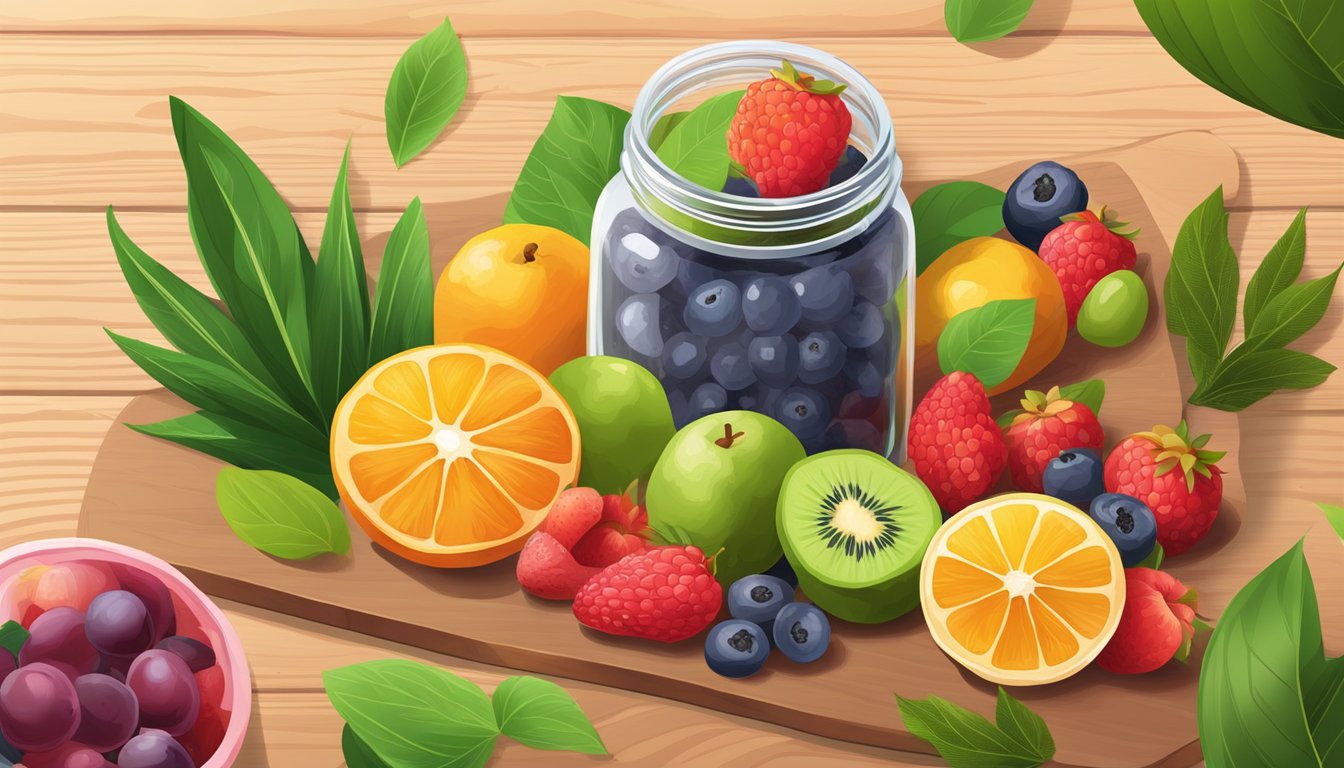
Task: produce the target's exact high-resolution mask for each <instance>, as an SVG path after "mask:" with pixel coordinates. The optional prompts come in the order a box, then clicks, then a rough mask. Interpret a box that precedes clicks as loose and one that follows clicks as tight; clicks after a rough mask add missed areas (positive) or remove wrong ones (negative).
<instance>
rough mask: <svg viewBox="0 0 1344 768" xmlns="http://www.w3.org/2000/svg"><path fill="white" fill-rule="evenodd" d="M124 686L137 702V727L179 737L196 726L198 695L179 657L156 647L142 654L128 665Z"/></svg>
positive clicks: (193, 681)
mask: <svg viewBox="0 0 1344 768" xmlns="http://www.w3.org/2000/svg"><path fill="white" fill-rule="evenodd" d="M126 684H127V685H128V686H130V689H131V691H133V692H134V693H135V698H136V699H137V700H138V701H139V702H140V725H141V726H143V727H145V728H160V729H162V730H164V731H167V732H168V734H169V735H171V736H181V735H182V734H184V733H186V732H187V731H189V730H191V727H192V726H193V725H195V724H196V718H197V716H198V715H199V714H200V711H201V692H200V690H199V689H198V688H197V687H196V678H195V677H193V676H192V674H191V668H190V667H188V666H187V662H185V661H183V660H182V657H181V656H178V655H177V654H175V653H173V652H172V651H164V650H159V649H157V648H155V649H152V650H148V651H145V652H144V653H142V654H140V655H139V656H137V657H136V659H135V663H133V664H131V671H130V674H128V675H126Z"/></svg>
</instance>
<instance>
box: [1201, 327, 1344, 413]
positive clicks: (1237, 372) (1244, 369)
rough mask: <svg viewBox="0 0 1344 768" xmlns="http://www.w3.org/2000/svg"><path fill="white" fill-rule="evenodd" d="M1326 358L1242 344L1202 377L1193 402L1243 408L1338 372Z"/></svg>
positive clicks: (1226, 408) (1219, 406) (1218, 406)
mask: <svg viewBox="0 0 1344 768" xmlns="http://www.w3.org/2000/svg"><path fill="white" fill-rule="evenodd" d="M1334 370H1335V366H1333V365H1331V364H1330V363H1327V362H1326V361H1324V360H1322V359H1320V358H1319V357H1315V356H1313V355H1309V354H1307V353H1305V352H1297V351H1295V350H1291V349H1255V348H1254V347H1253V346H1252V345H1250V344H1247V343H1243V344H1239V345H1238V346H1237V347H1236V348H1235V349H1233V350H1232V352H1231V354H1229V355H1228V356H1227V359H1225V360H1223V361H1222V362H1220V363H1218V364H1217V366H1215V367H1214V369H1213V371H1212V372H1211V373H1210V374H1209V375H1207V376H1206V377H1205V379H1204V380H1202V381H1200V382H1199V384H1198V386H1196V387H1195V391H1194V392H1193V393H1192V394H1191V395H1190V402H1191V403H1193V404H1194V405H1203V406H1207V407H1209V408H1217V409H1219V410H1222V411H1240V410H1241V409H1243V408H1245V407H1246V406H1248V405H1251V404H1252V403H1255V402H1257V401H1259V400H1261V399H1263V398H1265V397H1267V396H1268V395H1270V394H1273V393H1274V392H1275V391H1277V390H1280V389H1309V388H1311V387H1314V386H1316V385H1318V384H1320V383H1321V382H1323V381H1325V380H1326V378H1327V377H1329V376H1330V374H1331V373H1332V372H1334Z"/></svg>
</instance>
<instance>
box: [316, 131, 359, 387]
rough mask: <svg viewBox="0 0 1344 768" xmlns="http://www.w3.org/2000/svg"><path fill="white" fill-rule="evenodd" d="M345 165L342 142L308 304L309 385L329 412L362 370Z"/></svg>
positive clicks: (355, 242)
mask: <svg viewBox="0 0 1344 768" xmlns="http://www.w3.org/2000/svg"><path fill="white" fill-rule="evenodd" d="M349 165H350V145H349V144H346V145H345V157H344V158H343V159H342V160H341V170H340V172H339V173H337V174H336V185H335V187H334V188H333V189H332V191H331V204H330V205H328V206H327V224H326V227H325V228H324V229H323V230H322V246H321V248H320V249H319V250H318V254H317V274H316V275H315V276H314V279H313V296H312V302H311V303H310V305H309V311H310V312H311V313H312V321H311V323H310V327H311V328H312V331H313V332H312V341H313V363H312V364H313V386H314V388H315V389H316V390H317V401H318V404H319V405H321V406H322V412H323V413H333V412H335V410H336V404H337V403H338V402H340V399H341V396H342V395H344V394H345V392H346V390H348V389H350V387H351V386H352V385H353V384H354V383H355V381H357V380H358V379H359V377H360V376H362V375H363V374H364V371H366V370H368V360H369V284H368V280H367V278H365V276H364V253H363V251H362V250H361V249H360V245H359V232H358V230H357V229H356V228H355V213H354V211H353V210H351V208H350V186H349V182H348V181H347V171H348V168H349Z"/></svg>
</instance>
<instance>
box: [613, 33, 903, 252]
mask: <svg viewBox="0 0 1344 768" xmlns="http://www.w3.org/2000/svg"><path fill="white" fill-rule="evenodd" d="M782 60H788V61H790V62H792V63H793V64H794V66H796V67H797V68H798V69H799V70H800V71H804V72H807V73H808V74H811V75H814V76H816V77H817V78H818V79H823V80H833V81H835V82H838V83H843V84H845V85H846V86H847V87H846V89H845V91H844V92H843V93H842V94H841V99H843V100H844V102H845V104H846V106H847V107H848V108H849V111H850V114H851V115H852V117H853V128H852V129H851V132H850V136H849V143H850V144H851V145H853V146H855V147H857V148H858V149H859V150H860V151H861V152H863V154H864V155H865V156H866V157H867V160H866V162H865V163H864V166H863V168H861V169H860V170H859V172H858V173H857V174H855V175H853V176H851V177H850V178H848V179H845V180H844V181H842V182H840V183H838V184H836V185H834V186H829V187H826V188H825V189H821V190H818V191H816V192H811V193H809V194H806V195H799V196H797V197H784V198H752V197H742V196H739V195H733V194H729V193H725V192H722V191H720V190H711V189H705V188H704V187H701V186H698V185H696V184H694V183H692V182H691V181H689V180H687V179H685V178H683V177H681V176H679V175H678V174H677V173H675V172H674V171H673V170H672V169H671V168H670V167H668V165H667V164H666V163H664V162H663V160H662V159H661V158H659V157H658V155H657V153H656V152H655V151H654V150H653V147H652V146H651V145H650V144H649V134H650V133H651V132H652V130H653V127H654V125H655V124H656V123H657V122H658V119H659V118H660V117H662V115H663V114H664V113H666V112H667V111H668V109H669V108H670V107H671V106H672V105H674V104H676V103H678V102H680V101H681V100H683V99H685V98H686V97H687V96H690V95H692V94H695V93H697V92H711V91H712V92H719V91H721V90H723V88H724V87H725V86H737V87H742V86H745V85H746V84H747V83H749V82H752V81H755V80H760V79H761V78H762V77H763V73H766V72H768V71H769V70H770V69H772V68H777V67H778V66H779V64H780V61H782ZM706 95H712V94H711V93H706ZM621 168H622V172H623V173H624V174H625V177H626V180H627V182H628V183H629V186H630V189H631V191H632V193H633V194H634V196H635V199H636V200H637V201H638V202H639V203H640V205H641V206H643V207H644V210H645V211H646V212H648V213H651V214H653V215H654V216H655V217H656V218H657V219H661V221H659V222H655V223H659V224H661V225H663V226H664V227H665V228H668V229H670V230H672V231H673V233H674V234H676V235H677V236H678V237H680V238H682V239H684V240H687V241H688V242H690V243H692V244H693V245H697V246H700V247H704V248H707V249H719V250H724V249H725V248H724V247H725V246H726V247H727V249H728V250H731V251H732V252H733V253H734V254H736V255H743V256H752V255H760V256H771V257H773V256H779V255H780V251H781V250H789V251H800V250H806V249H808V248H816V247H824V246H825V244H826V243H828V242H829V241H831V240H833V239H834V240H840V239H843V238H844V237H846V236H847V235H848V234H850V233H852V231H854V230H855V229H856V227H859V226H861V225H866V223H868V222H869V221H871V220H872V219H873V218H875V217H876V216H877V215H878V214H880V213H881V211H882V210H883V209H884V208H885V207H887V206H888V205H889V204H890V202H891V200H892V198H893V197H894V195H895V191H896V188H897V186H898V185H899V184H900V178H901V161H900V158H899V157H897V155H896V150H895V140H894V138H893V136H892V128H891V117H890V115H889V114H888V113H887V107H886V103H885V102H884V101H883V100H882V97H881V95H880V94H879V93H878V92H877V89H876V88H875V87H874V86H873V84H872V83H871V82H869V81H868V79H867V78H865V77H864V76H863V75H862V74H860V73H859V71H858V70H856V69H854V68H853V67H852V66H850V65H849V64H847V63H845V62H844V61H842V60H840V59H838V58H836V57H834V56H832V55H830V54H828V53H825V52H824V51H820V50H817V49H815V48H810V47H808V46H803V45H797V44H794V43H785V42H781V41H776V40H743V41H737V42H728V43H715V44H713V45H707V46H703V47H701V48H695V49H693V50H690V51H687V52H685V53H683V54H681V55H680V56H677V57H676V58H673V59H672V60H670V61H668V62H667V63H666V64H664V65H663V66H662V67H661V68H660V69H658V71H657V72H655V73H654V74H653V76H652V77H651V78H649V81H648V82H647V83H646V84H645V85H644V87H643V89H641V90H640V92H639V96H638V98H636V100H635V107H634V112H633V113H632V115H631V119H630V122H629V123H628V124H627V126H626V129H625V139H624V151H623V152H622V154H621Z"/></svg>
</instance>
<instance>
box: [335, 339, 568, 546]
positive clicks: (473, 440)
mask: <svg viewBox="0 0 1344 768" xmlns="http://www.w3.org/2000/svg"><path fill="white" fill-rule="evenodd" d="M331 467H332V473H333V474H334V475H335V477H336V487H337V488H338V489H339V490H340V492H341V498H342V499H344V500H345V504H346V506H347V507H348V508H349V509H350V512H351V514H352V515H353V516H354V518H355V520H356V522H358V523H359V525H360V527H362V528H363V529H364V530H365V532H367V533H368V534H369V537H370V538H372V539H373V540H374V541H376V542H378V543H379V544H382V545H383V546H384V547H386V548H388V549H390V550H392V551H393V552H396V553H397V554H399V555H401V556H402V557H405V558H407V559H409V560H414V561H415V562H418V563H424V564H426V565H432V566H437V567H440V568H462V567H469V566H475V565H484V564H485V563H492V562H494V561H496V560H499V559H501V558H504V557H507V556H508V555H511V554H513V553H514V552H517V551H518V550H520V549H522V547H523V542H524V541H525V540H526V539H527V536H528V534H530V533H531V532H532V530H533V529H535V528H536V527H537V526H538V525H540V524H541V521H542V519H543V518H545V516H546V512H547V511H548V510H549V509H550V507H551V504H552V502H554V501H555V499H556V497H557V496H559V495H560V491H562V490H564V489H565V488H566V487H567V486H569V485H570V484H572V483H573V482H574V480H575V478H577V477H578V476H579V428H578V425H577V424H576V423H575V421H574V415H573V414H572V413H570V410H569V406H568V405H566V404H565V401H564V400H563V399H562V398H561V397H560V394H559V393H558V392H556V391H555V389H554V388H553V387H551V384H550V382H548V381H547V380H546V378H545V377H544V376H542V375H541V374H540V373H538V372H537V371H536V370H534V369H533V368H531V367H530V366H528V365H527V364H526V363H523V362H522V361H520V360H518V359H517V358H514V357H511V356H509V355H507V354H505V353H503V352H500V351H498V350H495V349H491V348H489V347H483V346H479V345H476V344H448V345H443V346H436V347H420V348H419V349H412V350H409V351H407V352H402V353H401V354H398V355H393V356H392V357H390V358H388V359H386V360H384V361H382V362H381V363H378V364H377V365H375V366H374V367H373V368H371V369H369V371H368V372H367V373H365V374H364V376H363V377H362V378H361V379H360V380H359V381H358V382H356V383H355V386H354V387H352V388H351V389H350V391H349V392H348V393H346V395H345V398H344V399H343V400H341V404H340V405H339V406H337V408H336V416H335V419H334V420H333V421H332V427H331Z"/></svg>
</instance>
